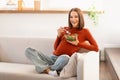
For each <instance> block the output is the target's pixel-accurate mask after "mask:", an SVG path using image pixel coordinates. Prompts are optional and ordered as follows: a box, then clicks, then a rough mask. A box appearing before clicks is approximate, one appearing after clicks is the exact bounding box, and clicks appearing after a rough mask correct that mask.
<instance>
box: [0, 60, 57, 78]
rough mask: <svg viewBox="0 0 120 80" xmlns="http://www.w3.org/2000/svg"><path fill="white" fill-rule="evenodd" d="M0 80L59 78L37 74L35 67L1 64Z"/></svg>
mask: <svg viewBox="0 0 120 80" xmlns="http://www.w3.org/2000/svg"><path fill="white" fill-rule="evenodd" d="M0 80H57V77H56V78H55V77H53V76H50V75H48V74H39V73H37V72H36V71H35V67H34V65H28V64H16V63H4V62H0Z"/></svg>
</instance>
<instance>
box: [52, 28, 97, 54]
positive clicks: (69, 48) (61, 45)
mask: <svg viewBox="0 0 120 80" xmlns="http://www.w3.org/2000/svg"><path fill="white" fill-rule="evenodd" d="M65 28H66V29H67V30H68V31H69V32H70V33H71V34H77V35H78V40H79V43H78V45H77V46H76V45H72V44H70V43H68V42H67V41H66V38H65V37H64V35H65V33H63V34H62V35H61V36H60V37H57V38H56V41H55V43H54V52H53V53H54V54H55V55H57V56H59V55H62V54H67V55H69V56H71V55H72V54H73V53H74V52H77V51H79V50H80V48H85V49H88V50H91V51H98V45H97V43H96V41H95V39H94V38H93V36H92V35H91V33H90V32H89V30H88V29H86V28H83V29H82V30H78V29H75V28H68V27H65ZM86 41H88V42H89V44H88V43H86Z"/></svg>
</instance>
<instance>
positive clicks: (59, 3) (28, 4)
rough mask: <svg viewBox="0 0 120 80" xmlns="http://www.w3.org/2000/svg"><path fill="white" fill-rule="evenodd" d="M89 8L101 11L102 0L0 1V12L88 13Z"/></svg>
mask: <svg viewBox="0 0 120 80" xmlns="http://www.w3.org/2000/svg"><path fill="white" fill-rule="evenodd" d="M91 6H95V8H96V10H97V11H103V7H104V6H103V0H0V10H19V11H21V10H22V11H24V10H25V11H26V10H30V11H35V10H37V11H40V10H41V11H43V10H48V11H51V10H53V11H55V10H57V11H61V10H63V11H68V10H70V9H71V8H73V7H79V8H80V9H82V10H83V11H88V9H89V8H90V7H91Z"/></svg>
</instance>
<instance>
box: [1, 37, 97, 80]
mask: <svg viewBox="0 0 120 80" xmlns="http://www.w3.org/2000/svg"><path fill="white" fill-rule="evenodd" d="M54 41H55V39H54V38H40V37H14V36H12V37H11V36H1V37H0V80H99V52H96V53H93V54H85V56H84V58H82V59H81V60H80V61H79V62H78V64H77V69H78V70H77V76H72V77H70V78H61V77H53V76H50V75H48V74H44V73H42V74H39V73H37V72H36V71H35V66H34V65H33V64H32V63H31V61H30V60H29V59H28V58H27V57H26V56H25V49H26V48H28V47H32V48H35V49H37V50H38V51H41V52H43V53H44V54H46V55H49V56H50V55H51V54H52V52H53V44H54ZM80 51H82V50H80ZM83 51H84V50H83ZM83 51H82V52H83ZM82 52H81V53H82Z"/></svg>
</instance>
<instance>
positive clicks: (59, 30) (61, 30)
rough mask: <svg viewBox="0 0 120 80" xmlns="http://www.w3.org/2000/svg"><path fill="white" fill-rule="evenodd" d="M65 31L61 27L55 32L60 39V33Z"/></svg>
mask: <svg viewBox="0 0 120 80" xmlns="http://www.w3.org/2000/svg"><path fill="white" fill-rule="evenodd" d="M64 31H65V29H64V28H63V27H60V28H59V29H58V30H57V33H58V35H57V36H58V37H60V36H61V35H62V33H63V32H64Z"/></svg>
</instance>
